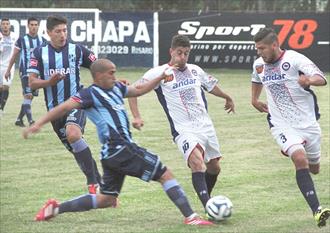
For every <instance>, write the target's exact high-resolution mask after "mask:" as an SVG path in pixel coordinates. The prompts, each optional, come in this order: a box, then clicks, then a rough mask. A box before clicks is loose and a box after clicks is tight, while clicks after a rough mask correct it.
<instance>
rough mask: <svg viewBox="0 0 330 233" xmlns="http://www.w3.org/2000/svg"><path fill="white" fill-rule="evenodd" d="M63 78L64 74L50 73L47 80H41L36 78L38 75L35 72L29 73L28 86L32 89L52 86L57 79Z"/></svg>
mask: <svg viewBox="0 0 330 233" xmlns="http://www.w3.org/2000/svg"><path fill="white" fill-rule="evenodd" d="M64 78H65V76H64V75H62V74H59V73H56V74H52V76H51V77H50V79H48V80H42V79H39V78H38V75H37V74H36V73H30V75H29V86H30V88H31V89H32V90H36V89H39V88H44V87H48V86H54V85H56V84H57V83H58V82H59V81H61V80H63V79H64Z"/></svg>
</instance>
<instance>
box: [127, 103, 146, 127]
mask: <svg viewBox="0 0 330 233" xmlns="http://www.w3.org/2000/svg"><path fill="white" fill-rule="evenodd" d="M128 104H129V108H130V110H131V113H132V115H133V120H132V126H133V127H134V128H135V129H137V130H140V129H141V128H142V127H143V125H144V121H143V119H142V118H141V115H140V111H139V108H138V102H137V98H136V97H131V98H128Z"/></svg>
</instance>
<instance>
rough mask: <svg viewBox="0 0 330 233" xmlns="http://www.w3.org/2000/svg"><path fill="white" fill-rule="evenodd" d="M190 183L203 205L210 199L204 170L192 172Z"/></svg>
mask: <svg viewBox="0 0 330 233" xmlns="http://www.w3.org/2000/svg"><path fill="white" fill-rule="evenodd" d="M192 183H193V186H194V189H195V191H196V193H197V195H198V197H199V199H200V200H201V202H202V204H203V206H204V207H205V205H206V202H207V201H208V200H209V199H210V196H209V193H208V191H207V185H206V181H205V172H193V173H192Z"/></svg>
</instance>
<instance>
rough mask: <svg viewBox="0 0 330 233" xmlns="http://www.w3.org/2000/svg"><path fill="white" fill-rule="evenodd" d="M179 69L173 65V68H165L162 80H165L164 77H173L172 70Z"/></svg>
mask: <svg viewBox="0 0 330 233" xmlns="http://www.w3.org/2000/svg"><path fill="white" fill-rule="evenodd" d="M178 68H179V66H178V65H176V64H175V65H173V66H169V67H167V68H166V69H165V70H164V72H163V74H162V77H163V78H166V77H169V76H171V75H173V73H174V70H177V69H178Z"/></svg>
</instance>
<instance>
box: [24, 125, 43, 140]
mask: <svg viewBox="0 0 330 233" xmlns="http://www.w3.org/2000/svg"><path fill="white" fill-rule="evenodd" d="M39 131H40V126H39V125H38V124H37V123H34V124H33V125H31V126H30V127H28V128H25V129H24V130H23V132H22V135H23V138H24V139H27V138H28V137H29V136H30V135H31V134H35V133H38V132H39Z"/></svg>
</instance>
